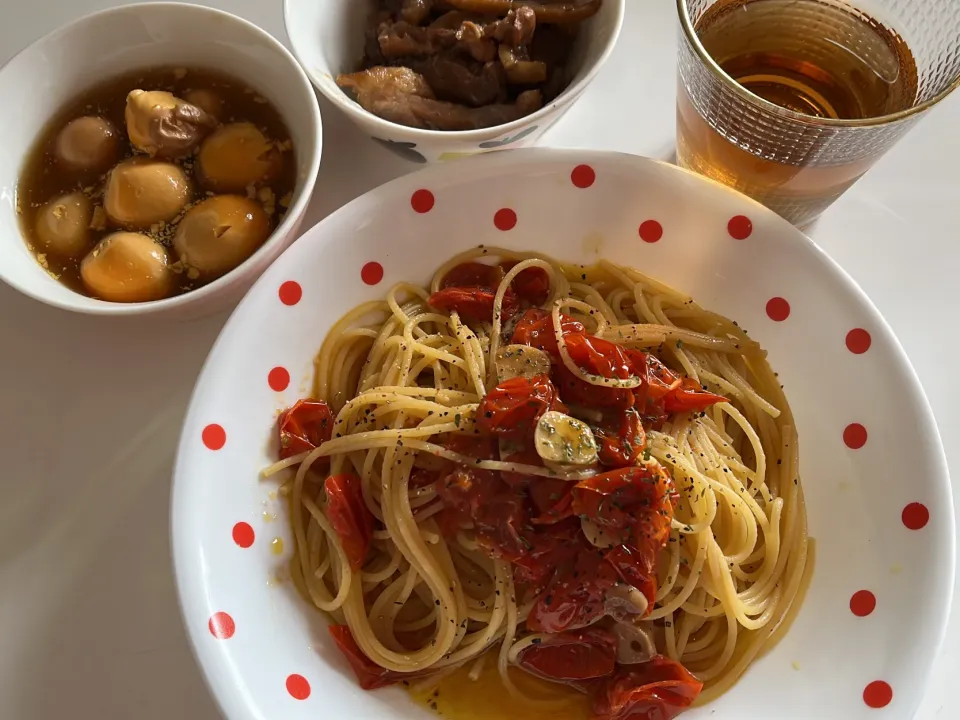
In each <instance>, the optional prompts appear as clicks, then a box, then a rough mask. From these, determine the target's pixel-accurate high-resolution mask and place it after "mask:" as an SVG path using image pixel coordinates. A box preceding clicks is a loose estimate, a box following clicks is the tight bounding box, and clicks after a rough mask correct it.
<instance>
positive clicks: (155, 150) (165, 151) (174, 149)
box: [124, 90, 217, 158]
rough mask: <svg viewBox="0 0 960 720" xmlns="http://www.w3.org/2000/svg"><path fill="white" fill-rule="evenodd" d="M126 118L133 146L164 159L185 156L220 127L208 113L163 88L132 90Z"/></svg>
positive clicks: (128, 96) (128, 133)
mask: <svg viewBox="0 0 960 720" xmlns="http://www.w3.org/2000/svg"><path fill="white" fill-rule="evenodd" d="M124 119H125V121H126V123H127V135H128V136H129V137H130V142H131V143H133V145H134V147H136V148H137V149H138V150H142V151H143V152H145V153H147V154H148V155H150V156H151V157H161V158H181V157H186V156H187V155H189V154H190V153H192V152H193V150H194V148H196V147H197V145H199V144H200V141H201V140H203V138H204V137H205V136H206V135H207V133H209V132H210V131H211V130H213V129H214V128H215V127H216V126H217V121H216V120H215V119H214V118H213V117H212V116H210V115H209V114H208V113H207V112H205V111H204V110H201V109H200V108H199V107H197V106H196V105H192V104H190V103H188V102H187V101H186V100H181V99H180V98H178V97H176V96H174V95H173V94H172V93H168V92H166V91H163V90H150V91H146V90H131V91H130V94H129V95H127V107H126V110H125V111H124Z"/></svg>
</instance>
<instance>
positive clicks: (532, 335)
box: [511, 308, 586, 359]
mask: <svg viewBox="0 0 960 720" xmlns="http://www.w3.org/2000/svg"><path fill="white" fill-rule="evenodd" d="M560 327H561V328H562V330H563V334H564V335H565V336H566V335H568V334H571V333H573V334H578V333H583V332H585V331H586V330H585V328H584V327H583V323H581V322H578V321H577V320H574V319H573V318H572V317H570V316H569V315H564V314H563V313H561V314H560ZM511 342H513V343H515V344H517V345H530V346H531V347H535V348H537V349H538V350H543V351H544V352H546V353H548V354H549V355H550V356H551V357H553V358H554V359H557V358H559V357H560V351H559V350H558V349H557V338H556V336H555V335H554V332H553V319H552V317H551V315H550V313H548V312H547V311H546V310H540V309H537V308H533V309H531V310H527V311H526V312H525V313H524V314H523V315H522V316H521V317H520V321H519V322H518V323H517V326H516V328H514V330H513V339H512V340H511Z"/></svg>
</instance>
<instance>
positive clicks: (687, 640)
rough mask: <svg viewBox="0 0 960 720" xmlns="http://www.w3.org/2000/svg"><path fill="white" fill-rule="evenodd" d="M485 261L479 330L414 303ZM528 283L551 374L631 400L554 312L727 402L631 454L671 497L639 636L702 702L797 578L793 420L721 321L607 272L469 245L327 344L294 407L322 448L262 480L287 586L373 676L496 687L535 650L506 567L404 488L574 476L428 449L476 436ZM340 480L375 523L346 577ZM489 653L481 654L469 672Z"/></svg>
mask: <svg viewBox="0 0 960 720" xmlns="http://www.w3.org/2000/svg"><path fill="white" fill-rule="evenodd" d="M494 257H495V258H496V259H498V260H507V261H510V262H513V263H516V264H514V265H513V266H512V267H511V268H509V269H508V270H507V272H506V273H505V276H504V277H503V280H502V282H501V283H500V284H499V287H498V288H497V289H496V295H495V298H494V305H493V315H492V322H480V323H477V322H470V321H468V320H466V319H462V318H461V317H460V316H458V313H456V312H442V311H439V310H437V309H436V308H434V307H431V306H430V305H429V304H428V299H429V298H430V296H431V293H433V292H437V291H439V290H441V289H442V282H443V279H444V278H445V277H446V276H447V274H448V273H449V272H450V271H451V270H452V269H453V268H455V267H457V266H458V265H460V264H462V263H465V262H469V261H475V260H478V259H479V260H485V259H486V258H494ZM487 261H488V260H487ZM508 267H509V266H508ZM531 269H538V272H540V273H543V274H544V275H545V277H546V278H547V280H548V282H549V291H548V293H547V296H546V299H545V301H544V303H543V304H542V307H543V309H544V310H546V311H547V312H549V313H550V316H551V318H552V327H553V331H554V335H555V339H556V341H557V344H558V351H559V360H560V362H562V364H563V365H564V366H565V367H566V369H567V370H568V371H569V372H570V373H572V375H573V376H575V377H576V378H578V379H579V380H580V381H583V382H585V383H587V384H589V385H592V386H596V387H597V388H603V389H605V390H607V389H610V390H614V391H617V390H637V389H639V387H640V386H641V385H642V384H643V383H644V381H643V379H642V378H641V377H639V376H628V377H602V376H600V375H598V374H595V373H591V372H588V371H587V370H585V369H584V368H583V367H581V365H579V364H578V362H576V361H575V360H574V358H573V357H572V355H571V351H570V348H569V347H568V346H567V343H566V341H565V337H564V333H563V332H562V329H561V327H562V323H561V318H562V316H561V313H562V314H563V315H564V316H569V317H571V318H574V319H576V320H578V321H579V322H581V323H582V324H583V326H584V327H585V329H586V330H585V332H586V333H587V334H589V335H590V336H592V337H598V338H603V339H606V340H609V341H611V342H615V343H617V344H618V345H620V346H623V347H625V348H630V349H636V350H642V351H645V352H648V353H652V354H653V355H655V356H656V357H658V358H660V359H661V360H662V361H664V362H665V363H666V364H667V365H668V366H671V367H673V368H675V369H676V370H677V371H678V372H682V373H683V374H684V375H685V376H687V377H689V378H691V379H692V380H693V381H695V382H696V383H697V384H698V385H702V387H703V388H704V389H705V390H708V391H710V392H713V393H716V394H719V395H723V396H724V397H726V398H728V400H729V401H728V402H718V403H716V404H713V405H711V406H710V407H706V408H704V409H703V410H701V411H698V412H681V413H675V414H672V415H670V417H668V418H667V419H666V420H665V422H663V423H662V424H660V425H659V426H658V427H656V426H652V427H649V428H648V429H647V432H646V451H645V455H644V462H646V463H649V464H654V465H655V464H656V463H659V465H660V466H662V467H663V468H664V469H665V470H666V471H667V472H668V473H669V475H670V476H671V477H672V481H673V489H674V491H675V497H674V509H673V517H672V520H671V521H670V526H669V538H668V540H667V542H666V543H665V546H664V547H663V549H662V550H661V551H660V552H659V556H658V560H657V571H656V592H655V603H653V607H652V609H648V615H647V616H646V617H645V618H644V622H646V623H648V625H649V627H651V628H653V637H654V638H655V642H656V650H657V652H658V653H660V654H662V655H664V656H666V657H668V658H671V659H673V660H675V661H678V662H680V663H682V665H683V666H684V667H686V668H687V669H688V670H689V671H690V672H692V673H693V674H694V675H695V676H696V678H697V679H699V680H700V681H701V682H703V683H704V690H703V693H702V695H701V696H700V698H701V700H709V699H710V698H713V697H715V696H716V695H718V694H719V693H722V692H723V691H724V690H726V689H727V688H729V687H730V686H731V685H732V684H733V683H734V682H735V681H736V680H737V678H738V677H739V676H740V675H741V674H742V673H743V671H744V670H745V669H746V667H747V666H748V665H749V664H750V662H751V661H752V660H753V659H754V658H756V657H757V656H758V655H759V654H761V653H762V652H763V651H764V650H765V649H767V648H769V647H770V646H771V645H772V643H774V642H775V641H776V639H777V638H778V637H779V635H780V634H781V633H782V631H783V629H784V628H785V625H786V624H788V622H789V619H790V618H791V617H792V613H794V612H795V611H796V606H797V605H798V603H799V601H800V600H801V599H802V592H803V589H804V587H805V584H806V582H807V580H808V578H809V573H810V571H811V567H812V557H811V555H810V552H809V541H808V538H807V522H806V512H805V507H804V498H803V490H802V486H801V484H800V477H799V461H798V443H797V433H796V430H795V425H794V420H793V417H792V415H791V412H790V407H789V405H788V403H787V400H786V398H785V396H784V394H783V391H782V389H781V386H780V384H779V382H778V379H777V377H776V375H775V373H774V372H773V371H772V370H771V368H770V366H769V364H768V363H767V360H766V354H765V352H764V351H763V350H762V349H761V348H760V346H759V345H758V344H757V343H756V342H755V341H753V340H752V339H751V338H750V337H749V336H748V335H747V333H746V332H745V331H743V330H742V329H741V328H740V327H739V326H738V325H737V324H736V323H733V322H731V321H729V320H727V319H726V318H723V317H721V316H719V315H717V314H715V313H712V312H709V311H707V310H705V309H703V308H701V307H699V306H698V305H697V304H696V303H694V301H693V300H692V299H690V298H689V297H686V296H684V295H682V294H680V293H678V292H676V291H674V290H672V289H670V288H668V287H666V286H665V285H663V284H662V283H659V282H656V281H655V280H652V279H651V278H648V277H646V276H644V275H643V274H641V273H639V272H637V271H636V270H633V269H630V268H625V267H621V266H618V265H615V264H613V263H610V262H607V261H601V262H600V263H599V265H597V266H592V267H590V268H584V267H582V266H573V265H566V264H562V263H559V262H556V261H553V260H549V259H546V258H544V257H543V256H542V255H539V254H538V255H534V254H529V253H514V252H510V251H507V250H503V249H498V248H477V249H475V250H471V251H469V252H467V253H463V254H461V255H458V256H457V257H455V258H453V259H451V260H450V261H449V262H447V263H446V264H444V265H443V266H442V267H441V268H440V269H439V270H438V271H437V272H436V274H435V275H434V278H433V280H432V283H431V286H430V288H422V287H418V286H415V285H411V284H407V283H401V284H399V285H397V286H395V287H393V288H392V289H391V290H390V291H389V292H388V293H387V297H386V299H385V300H383V301H376V302H368V303H365V304H363V305H361V306H360V307H358V308H356V309H354V310H353V311H351V312H349V313H348V314H347V315H346V316H345V317H344V318H343V319H342V320H340V321H339V322H338V323H337V324H336V325H335V326H334V327H333V328H332V329H331V331H330V332H329V333H328V335H327V337H326V339H325V340H324V342H323V345H322V348H321V350H320V352H319V355H318V356H317V359H316V376H315V387H314V393H313V396H314V397H316V398H322V399H323V400H325V401H326V402H327V403H328V404H329V406H330V409H331V412H332V414H333V417H334V418H335V422H334V425H333V428H332V437H331V439H330V440H329V441H327V442H323V443H322V444H320V445H319V447H316V448H315V449H312V450H310V451H308V452H304V453H299V454H297V455H294V456H292V457H288V458H286V459H284V460H282V461H280V462H279V463H277V464H276V465H274V466H273V467H271V468H269V469H268V470H266V471H265V474H271V473H274V472H279V471H280V470H283V469H284V468H290V467H295V468H296V474H295V477H294V479H293V480H292V492H291V501H292V508H293V513H292V518H293V519H292V523H293V530H294V535H295V539H296V559H295V562H294V566H295V567H294V574H295V576H296V580H297V582H298V584H300V585H301V587H302V588H303V590H304V592H305V593H306V594H307V595H308V597H309V598H310V600H311V601H312V602H313V603H314V604H315V605H316V606H317V607H318V608H319V609H321V610H323V611H325V612H327V613H329V614H330V616H331V617H332V618H333V619H334V620H335V622H337V623H339V624H343V625H346V626H348V628H349V633H350V634H351V635H352V637H353V639H354V640H355V642H356V645H357V647H358V648H359V650H360V651H361V652H362V654H363V655H364V656H366V658H368V659H369V661H371V662H372V663H373V664H374V665H375V666H378V667H379V668H383V669H385V670H386V671H393V672H395V673H401V674H403V676H405V677H410V678H411V679H420V678H423V677H430V678H435V677H439V675H440V674H442V673H444V672H449V671H451V670H453V669H455V668H458V667H460V666H466V667H467V668H469V672H470V676H471V677H473V678H475V677H478V676H479V674H480V673H481V672H487V671H488V670H489V669H490V668H491V667H492V666H493V665H494V664H495V665H496V667H497V668H498V670H499V672H500V673H501V674H502V676H503V681H504V683H505V684H506V685H507V686H508V687H510V688H512V687H513V684H512V683H511V681H510V678H509V674H508V672H507V668H508V667H509V666H511V665H513V664H516V663H517V660H518V657H520V655H521V654H522V652H523V651H524V650H525V649H527V648H529V647H530V646H531V645H532V644H537V643H540V642H541V636H540V635H538V634H535V633H530V632H529V631H527V630H526V629H525V622H526V621H527V619H528V617H529V616H530V614H531V611H532V608H533V606H534V602H535V601H536V598H535V597H528V595H530V593H526V594H521V592H519V591H518V590H520V589H521V588H520V586H521V585H523V583H522V582H521V580H519V579H518V578H517V577H515V569H514V567H513V565H512V564H511V562H509V561H508V560H506V559H504V558H502V557H497V556H496V553H494V554H491V553H490V552H489V549H488V548H485V547H484V546H483V543H482V542H479V541H478V536H477V534H476V533H475V532H474V531H473V530H472V529H471V528H470V527H464V528H461V529H460V530H459V531H458V532H455V533H450V532H449V529H448V528H445V527H444V526H443V523H442V522H441V521H442V518H443V511H444V502H443V499H442V498H441V497H440V494H439V493H438V488H437V485H436V483H433V484H422V483H421V482H419V481H418V478H419V477H421V474H426V475H427V476H429V477H432V476H433V475H430V473H434V474H436V473H439V472H441V471H443V472H445V471H446V469H448V468H449V467H450V466H451V465H453V466H469V467H470V468H474V469H476V470H489V471H495V472H500V473H517V474H522V475H525V476H530V477H533V478H537V477H539V478H560V479H569V480H571V481H575V480H577V479H579V478H581V477H583V476H584V473H583V471H582V470H580V469H576V468H573V467H562V466H557V465H555V464H551V465H549V466H544V465H543V464H531V463H528V462H517V461H515V460H513V459H506V458H503V457H501V458H499V459H497V458H493V459H490V458H479V459H478V458H475V457H472V456H470V455H468V454H464V452H463V451H462V450H461V449H459V448H458V447H457V446H456V444H455V443H450V442H448V440H449V439H450V438H451V437H454V436H470V435H473V434H476V432H477V428H478V408H479V407H480V406H481V403H482V402H483V400H484V396H485V395H486V394H487V393H488V392H489V391H490V390H491V389H492V388H493V387H494V386H495V385H497V363H496V361H497V357H498V351H499V350H500V349H501V348H502V346H503V345H504V344H505V338H509V332H505V329H507V330H509V328H510V324H511V322H512V321H511V320H510V319H509V318H508V317H507V313H506V312H505V310H506V302H507V300H508V299H509V295H508V293H510V292H511V291H510V288H511V287H512V283H514V281H515V280H516V279H517V278H518V277H519V276H520V275H521V274H523V273H525V272H528V271H530V270H531ZM562 394H563V389H562V387H561V395H562ZM584 413H585V414H586V416H589V412H587V411H586V410H585V411H584ZM324 459H326V460H324ZM326 461H329V469H327V467H326ZM344 473H349V474H352V475H355V476H357V477H359V482H360V487H361V488H362V498H363V503H364V504H365V506H366V508H367V510H368V511H369V513H371V514H372V516H373V518H374V520H375V526H374V531H373V533H372V540H371V543H370V548H369V552H368V554H367V556H366V560H365V562H364V563H363V567H362V568H359V569H355V568H352V567H351V560H350V557H348V551H347V550H346V549H345V546H344V542H343V541H342V539H341V537H340V535H339V534H338V532H337V530H336V529H335V523H334V522H333V521H332V519H331V516H330V515H329V514H328V502H329V500H328V497H327V493H326V492H325V491H324V479H325V478H326V477H327V476H328V475H329V476H334V475H339V474H344ZM492 648H499V649H498V650H496V651H495V655H491V656H490V657H487V655H486V653H487V651H488V650H491V649H492ZM485 657H486V658H487V659H486V662H484V658H485ZM493 657H496V661H495V662H494V661H493V660H492V658H493ZM434 674H437V675H436V676H435V675H434Z"/></svg>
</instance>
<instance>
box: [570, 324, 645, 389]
mask: <svg viewBox="0 0 960 720" xmlns="http://www.w3.org/2000/svg"><path fill="white" fill-rule="evenodd" d="M564 339H565V340H566V343H567V352H568V353H570V359H571V360H573V361H574V362H575V363H576V364H577V367H579V368H581V369H582V370H584V371H585V372H588V373H592V374H594V375H599V376H600V377H605V378H619V379H621V380H627V379H628V378H634V377H639V378H641V379H642V378H643V377H644V374H643V371H644V366H643V365H640V367H637V363H638V360H640V361H642V359H643V353H638V352H636V351H635V350H630V349H629V348H625V347H623V346H621V345H617V344H616V343H612V342H610V341H609V340H604V339H602V338H598V337H591V336H589V335H583V334H571V335H568V336H565V338H564Z"/></svg>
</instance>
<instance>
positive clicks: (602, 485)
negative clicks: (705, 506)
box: [573, 465, 673, 529]
mask: <svg viewBox="0 0 960 720" xmlns="http://www.w3.org/2000/svg"><path fill="white" fill-rule="evenodd" d="M670 489H671V483H670V479H669V476H667V475H666V473H665V472H664V471H663V470H661V469H660V468H659V467H657V466H654V465H638V466H635V467H628V468H620V469H618V470H611V471H609V472H605V473H602V474H600V475H594V476H593V477H591V478H587V479H586V480H582V481H580V482H579V483H577V485H576V487H574V489H573V511H574V513H575V514H577V515H580V516H585V517H587V518H589V519H590V520H593V522H595V523H596V524H597V525H600V526H601V527H604V528H614V529H622V528H627V527H631V526H633V525H634V523H636V522H638V521H644V517H645V516H646V515H649V514H659V512H660V511H661V510H662V502H663V499H664V498H667V500H668V502H669V495H670ZM670 507H671V510H672V505H671V506H670ZM672 517H673V515H672V513H671V514H670V516H669V517H668V518H667V527H668V528H669V523H670V520H671V519H672Z"/></svg>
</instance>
